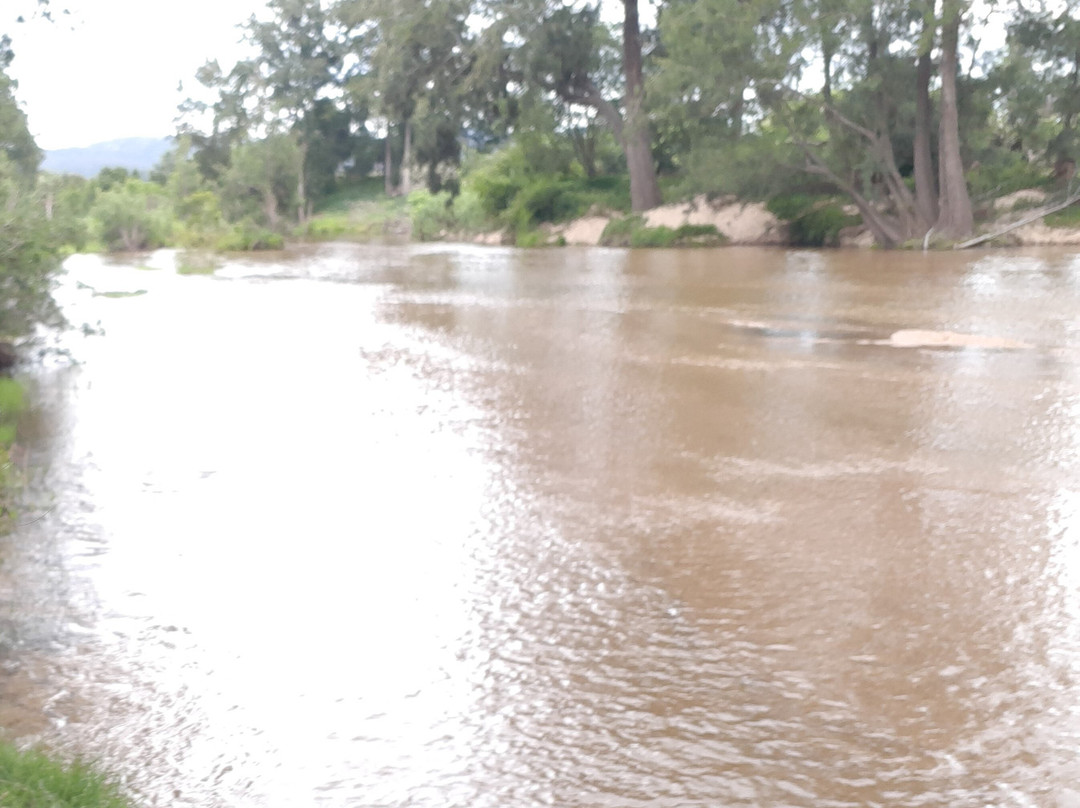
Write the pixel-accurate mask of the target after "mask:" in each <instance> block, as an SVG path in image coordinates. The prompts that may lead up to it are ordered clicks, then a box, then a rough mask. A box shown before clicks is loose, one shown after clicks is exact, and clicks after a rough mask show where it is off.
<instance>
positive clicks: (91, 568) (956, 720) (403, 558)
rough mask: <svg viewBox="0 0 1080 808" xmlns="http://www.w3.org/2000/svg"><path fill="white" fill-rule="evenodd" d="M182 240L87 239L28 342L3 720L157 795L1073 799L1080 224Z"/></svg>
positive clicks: (503, 804) (1078, 767) (614, 802)
mask: <svg viewBox="0 0 1080 808" xmlns="http://www.w3.org/2000/svg"><path fill="white" fill-rule="evenodd" d="M172 261H173V256H172V255H170V254H169V253H158V254H156V255H154V256H145V257H142V258H139V259H132V260H126V261H116V260H110V259H102V258H97V257H86V256H75V257H73V258H72V259H70V260H69V262H68V265H67V266H68V274H67V276H66V277H65V279H64V283H63V288H62V289H61V290H60V292H59V296H60V298H61V299H62V302H63V304H64V306H65V309H66V311H67V314H68V317H69V319H70V320H71V322H72V323H73V325H74V326H75V328H74V329H73V330H72V331H71V332H69V333H68V334H66V335H65V337H64V338H63V347H65V348H66V349H67V350H69V351H70V352H71V355H72V356H73V358H74V360H75V361H74V362H68V361H56V360H55V359H50V360H47V361H46V362H44V364H43V365H42V366H40V367H37V368H35V369H32V370H29V371H27V372H26V374H25V375H26V380H27V383H28V384H29V385H30V387H31V392H32V397H33V400H34V402H35V406H34V409H33V411H32V412H31V413H30V414H29V416H28V417H27V418H26V422H25V424H24V429H23V433H22V434H23V437H22V439H21V440H22V451H21V452H20V453H19V459H20V462H21V463H22V464H24V466H25V468H26V473H27V475H28V476H29V479H30V485H29V489H28V493H27V498H28V500H29V503H28V505H27V506H26V507H25V508H24V510H23V512H22V513H21V514H20V517H19V518H20V521H21V522H22V524H21V526H20V527H19V528H18V530H17V531H16V532H15V533H14V534H13V535H11V536H8V537H6V538H4V539H3V540H0V557H2V559H3V564H2V565H0V727H3V730H4V734H5V735H6V737H8V738H11V739H16V740H19V741H21V742H27V743H29V742H40V743H44V744H46V745H48V746H50V747H52V748H54V749H59V750H61V751H62V752H66V753H82V754H84V755H89V756H91V757H95V758H97V759H99V760H101V761H102V762H104V763H105V764H106V765H108V766H109V767H111V768H113V769H115V770H117V771H119V772H121V773H123V775H124V776H125V777H126V778H127V781H128V783H129V785H130V786H131V788H132V789H133V790H134V791H135V792H136V793H137V794H138V795H140V799H141V800H142V802H143V803H144V804H147V805H162V806H164V805H169V806H177V805H192V806H230V807H232V806H237V807H239V808H247V807H248V806H267V808H279V806H280V807H281V808H284V807H285V806H313V805H327V806H431V808H446V807H447V806H463V807H464V806H468V808H482V807H483V806H490V808H516V807H517V806H543V805H553V806H590V807H592V806H596V807H600V806H660V807H663V808H677V807H679V806H761V807H763V808H772V807H773V806H805V807H806V808H810V807H811V806H813V807H814V808H821V807H823V806H824V807H831V806H875V805H877V806H985V805H996V806H1049V807H1050V808H1057V807H1058V806H1061V807H1062V808H1065V807H1066V806H1073V807H1074V808H1075V806H1077V805H1080V756H1078V754H1077V752H1078V749H1080V256H1077V255H1075V254H1073V253H1070V252H1062V251H1041V252H1040V251H1030V252H1023V253H1017V252H998V253H964V254H960V253H957V254H935V255H930V256H924V255H920V254H910V253H899V254H882V253H869V252H832V253H819V252H793V251H783V250H756V249H738V248H731V249H725V250H718V251H713V250H703V251H682V252H675V251H636V252H627V251H619V250H602V249H587V250H586V249H583V250H578V249H565V250H552V251H517V250H512V249H498V248H482V249H481V248H471V247H459V246H452V245H438V246H411V247H389V246H385V247H384V246H370V245H362V246H354V245H324V246H319V247H312V248H304V249H298V250H296V251H292V252H289V253H284V254H279V255H274V256H270V257H260V258H241V259H236V260H229V261H227V262H226V263H225V264H224V265H223V266H222V267H221V268H219V270H218V271H217V272H216V273H214V274H213V275H209V276H185V275H180V274H177V273H176V271H175V270H174V269H173V264H172ZM123 293H136V294H123ZM83 324H86V328H85V329H83V328H81V327H82V326H83ZM912 330H920V331H935V332H949V334H947V335H946V336H947V337H948V338H947V339H944V338H943V339H942V340H941V341H940V343H936V342H935V341H934V339H933V338H931V339H929V340H927V339H925V338H922V337H917V338H915V339H914V340H910V339H907V340H905V339H897V338H894V337H893V335H894V334H896V333H897V332H901V333H908V334H910V332H911V331H912ZM84 332H87V333H84ZM957 335H960V336H957ZM972 338H973V339H972ZM965 339H966V340H967V342H968V344H965ZM945 343H950V344H945ZM957 343H958V344H957Z"/></svg>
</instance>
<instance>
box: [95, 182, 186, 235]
mask: <svg viewBox="0 0 1080 808" xmlns="http://www.w3.org/2000/svg"><path fill="white" fill-rule="evenodd" d="M90 215H91V217H92V218H93V220H94V222H95V223H96V224H97V228H98V235H99V236H100V238H101V240H102V241H103V242H104V243H105V245H106V246H107V247H108V249H110V250H127V251H131V250H146V249H153V248H155V247H160V246H162V245H163V244H166V243H168V241H169V237H170V235H171V231H172V215H171V213H170V211H169V204H168V199H166V197H165V194H164V193H163V191H162V189H161V188H160V187H159V186H157V185H153V184H151V183H148V182H143V181H141V180H136V179H131V180H128V181H127V182H125V183H124V184H123V185H119V186H113V187H111V188H110V189H109V190H107V191H103V192H102V193H100V194H99V195H98V197H97V199H96V200H95V201H94V207H93V208H92V209H91V211H90Z"/></svg>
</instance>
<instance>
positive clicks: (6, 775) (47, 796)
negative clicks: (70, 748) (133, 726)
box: [0, 744, 132, 808]
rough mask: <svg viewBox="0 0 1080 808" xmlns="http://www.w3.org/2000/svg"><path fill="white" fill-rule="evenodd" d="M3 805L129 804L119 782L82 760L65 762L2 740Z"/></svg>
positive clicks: (120, 807) (87, 807)
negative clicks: (21, 749) (21, 748)
mask: <svg viewBox="0 0 1080 808" xmlns="http://www.w3.org/2000/svg"><path fill="white" fill-rule="evenodd" d="M0 805H3V806H4V808H130V807H131V805H132V803H131V802H130V801H129V800H128V799H127V798H126V797H125V795H124V794H123V792H122V791H121V789H120V786H119V784H118V783H117V782H115V781H114V780H112V779H110V778H109V777H106V776H105V775H103V774H101V773H100V772H99V771H98V770H97V769H95V768H94V767H93V766H90V765H87V764H85V763H82V762H78V761H76V762H73V763H70V764H65V763H61V762H58V761H56V760H55V759H53V758H51V757H49V756H47V755H46V754H44V753H43V752H38V751H26V752H21V751H19V750H18V749H16V748H15V747H14V746H11V745H10V744H0Z"/></svg>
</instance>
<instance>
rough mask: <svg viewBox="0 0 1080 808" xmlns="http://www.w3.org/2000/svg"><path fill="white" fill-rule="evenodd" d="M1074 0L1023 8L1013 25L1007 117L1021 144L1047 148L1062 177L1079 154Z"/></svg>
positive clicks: (1006, 67) (1079, 22)
mask: <svg viewBox="0 0 1080 808" xmlns="http://www.w3.org/2000/svg"><path fill="white" fill-rule="evenodd" d="M1077 10H1078V9H1077V3H1076V2H1075V0H1073V2H1069V3H1067V4H1065V5H1064V6H1063V7H1060V8H1057V9H1054V10H1050V9H1047V8H1045V7H1037V8H1035V9H1029V8H1026V7H1023V6H1021V7H1020V8H1019V9H1018V10H1017V13H1016V16H1015V17H1014V18H1013V20H1012V24H1011V25H1010V27H1009V36H1008V47H1009V49H1008V55H1007V58H1006V60H1005V63H1004V64H1003V65H1002V66H1001V68H1000V70H999V74H1000V75H1002V76H1003V77H1005V76H1007V80H1006V81H1004V82H1003V84H1004V86H1005V88H1006V102H1007V113H1006V114H1007V120H1008V122H1009V124H1010V125H1011V126H1012V128H1013V131H1014V133H1015V134H1014V139H1015V142H1016V144H1017V146H1018V147H1021V148H1023V147H1025V146H1026V147H1028V148H1030V147H1033V146H1037V147H1038V148H1041V149H1045V150H1046V152H1047V157H1049V158H1050V159H1051V160H1052V161H1053V162H1054V163H1055V168H1056V171H1057V173H1058V174H1059V175H1065V174H1069V173H1071V171H1072V170H1075V165H1076V160H1077V158H1078V157H1080V129H1078V124H1080V120H1078V119H1080V19H1078V18H1077Z"/></svg>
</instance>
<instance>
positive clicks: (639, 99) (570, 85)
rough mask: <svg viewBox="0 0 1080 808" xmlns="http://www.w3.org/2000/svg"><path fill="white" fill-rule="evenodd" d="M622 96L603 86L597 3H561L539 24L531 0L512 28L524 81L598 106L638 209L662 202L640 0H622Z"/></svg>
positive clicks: (567, 98)
mask: <svg viewBox="0 0 1080 808" xmlns="http://www.w3.org/2000/svg"><path fill="white" fill-rule="evenodd" d="M622 6H623V20H622V30H621V33H622V36H621V39H620V44H621V52H622V53H621V76H620V77H619V78H620V79H621V88H620V89H621V91H622V96H621V98H619V97H617V93H618V89H616V88H615V87H605V86H604V81H603V71H602V64H603V62H602V60H601V55H602V53H603V51H604V41H605V39H606V31H605V30H604V28H603V26H602V25H601V23H600V18H599V11H598V8H597V7H595V6H585V7H583V8H580V9H578V8H575V7H573V6H567V5H561V4H559V5H557V6H555V7H554V8H551V9H546V13H544V14H543V16H542V17H541V18H540V21H539V23H537V22H536V17H535V16H532V13H531V12H532V11H533V9H531V8H530V7H529V6H528V5H527V4H526V5H525V7H524V13H520V12H519V14H518V15H517V16H515V17H514V18H513V19H514V26H513V27H514V28H516V31H517V35H518V37H519V38H520V40H519V41H520V43H522V44H521V45H520V47H522V48H523V49H524V50H525V52H526V54H527V57H526V60H525V64H524V67H525V70H526V75H525V76H524V79H525V81H527V82H532V83H535V84H536V85H538V86H539V87H541V88H543V89H544V90H545V91H548V92H551V93H554V94H555V95H557V96H558V97H559V98H560V99H561V100H562V101H564V102H566V103H568V104H576V105H579V106H583V107H588V108H591V109H594V110H596V112H597V113H598V114H599V115H600V117H601V118H602V119H603V120H604V122H605V123H607V125H608V126H609V127H610V128H611V131H612V132H613V133H614V134H615V136H616V138H617V139H618V141H619V145H620V146H621V147H622V150H623V155H624V157H625V158H626V168H627V172H628V173H629V175H630V204H631V208H632V209H633V210H635V211H644V210H648V209H650V208H654V207H656V206H657V205H659V204H660V202H661V197H660V187H659V184H658V183H657V178H656V166H655V164H654V162H653V157H652V132H651V124H650V121H649V117H648V110H647V108H646V93H645V76H644V49H643V42H642V32H641V24H640V19H639V16H638V2H637V0H622Z"/></svg>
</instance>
